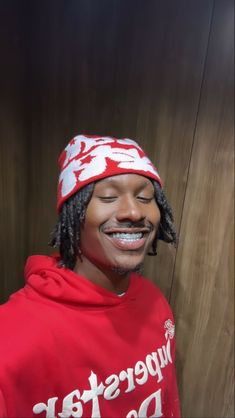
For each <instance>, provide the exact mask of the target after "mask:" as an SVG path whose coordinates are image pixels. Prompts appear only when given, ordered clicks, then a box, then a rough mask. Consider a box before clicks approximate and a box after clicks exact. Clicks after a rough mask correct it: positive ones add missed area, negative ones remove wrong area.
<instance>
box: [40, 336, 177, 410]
mask: <svg viewBox="0 0 235 418" xmlns="http://www.w3.org/2000/svg"><path fill="white" fill-rule="evenodd" d="M169 362H170V363H172V357H171V347H170V338H169V339H167V343H166V345H163V346H162V347H161V348H158V349H157V350H156V351H154V352H152V353H151V354H148V355H147V356H146V357H145V360H144V361H141V360H140V361H137V362H136V364H135V366H134V367H133V368H131V367H130V368H127V369H126V370H121V372H120V373H119V374H111V375H110V376H108V377H107V378H106V379H105V381H104V382H100V383H98V379H97V375H96V374H95V373H94V372H93V371H91V374H90V376H89V378H88V381H89V388H88V389H86V390H83V392H82V393H81V392H80V390H78V389H75V390H74V391H72V392H71V393H69V394H68V395H67V396H65V397H64V399H63V401H62V411H61V412H60V413H58V417H60V418H69V417H76V418H81V417H82V416H83V412H84V411H83V409H84V404H86V403H87V402H92V415H91V417H92V418H101V417H102V411H101V410H100V405H99V397H103V398H104V399H105V400H107V401H112V400H113V399H115V398H117V397H118V396H119V395H120V393H121V389H120V387H119V386H120V382H125V383H126V389H125V391H124V392H125V393H129V392H132V391H134V390H135V388H136V385H144V384H145V383H146V382H147V380H148V378H149V377H150V376H154V377H156V379H157V383H159V382H161V381H162V380H163V375H162V370H161V369H163V368H164V367H166V366H167V365H168V363H169ZM58 399H59V398H58V397H53V398H49V399H48V401H47V403H42V402H40V403H37V404H36V405H34V407H33V412H34V414H40V413H42V412H45V413H46V415H45V418H56V410H55V408H56V404H57V402H58ZM152 401H155V413H154V415H152V416H154V417H161V416H162V413H161V389H159V390H157V391H156V392H154V393H153V394H151V395H150V396H149V397H148V398H146V399H145V400H144V401H143V402H142V403H141V405H140V407H139V410H138V411H136V410H131V411H129V412H127V415H126V418H138V417H147V413H148V407H149V405H150V403H152Z"/></svg>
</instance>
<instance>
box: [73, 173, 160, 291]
mask: <svg viewBox="0 0 235 418" xmlns="http://www.w3.org/2000/svg"><path fill="white" fill-rule="evenodd" d="M159 222H160V211H159V209H158V206H157V204H156V201H155V198H154V188H153V185H152V182H151V181H150V180H149V179H148V178H146V177H143V176H141V175H138V174H120V175H117V176H113V177H108V178H105V179H103V180H100V181H98V182H97V183H96V185H95V188H94V192H93V195H92V198H91V200H90V202H89V204H88V207H87V211H86V218H85V222H84V225H83V227H82V229H81V242H80V244H81V245H80V247H81V251H82V260H83V261H82V262H81V261H80V260H77V263H76V266H75V271H76V272H77V273H78V274H82V275H84V276H86V277H87V278H88V279H90V280H91V281H94V282H96V283H99V284H101V286H104V287H107V288H109V286H108V285H107V283H108V281H109V279H110V280H111V281H112V279H113V278H115V277H117V276H118V274H119V276H120V271H121V272H122V273H123V274H122V276H125V277H128V276H129V273H130V272H131V271H133V270H135V269H136V268H137V267H138V266H140V265H141V264H142V263H143V260H144V257H145V254H146V253H147V252H148V251H149V249H150V247H151V244H152V241H153V239H154V237H155V234H156V231H157V228H158V225H159ZM118 272H119V273H118ZM114 281H115V280H114Z"/></svg>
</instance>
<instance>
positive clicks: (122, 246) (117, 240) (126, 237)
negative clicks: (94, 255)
mask: <svg viewBox="0 0 235 418" xmlns="http://www.w3.org/2000/svg"><path fill="white" fill-rule="evenodd" d="M148 232H149V231H148ZM105 235H106V237H107V238H108V240H109V241H110V242H111V243H112V244H113V245H114V246H115V247H116V248H117V249H119V250H123V251H128V250H132V251H134V250H139V249H142V248H144V245H145V243H146V240H147V236H148V233H146V232H141V231H140V232H137V231H136V232H127V231H125V232H111V233H108V234H105Z"/></svg>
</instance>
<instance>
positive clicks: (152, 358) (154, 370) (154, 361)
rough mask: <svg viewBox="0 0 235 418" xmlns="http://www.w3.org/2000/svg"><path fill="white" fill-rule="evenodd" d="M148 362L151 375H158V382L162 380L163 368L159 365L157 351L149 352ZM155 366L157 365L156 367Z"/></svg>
mask: <svg viewBox="0 0 235 418" xmlns="http://www.w3.org/2000/svg"><path fill="white" fill-rule="evenodd" d="M146 364H147V367H148V371H149V373H150V374H151V376H156V375H158V380H157V381H158V383H159V382H161V380H162V379H163V376H162V372H161V368H160V365H159V361H158V358H157V353H155V352H153V353H152V354H148V355H147V356H146ZM154 366H155V367H154Z"/></svg>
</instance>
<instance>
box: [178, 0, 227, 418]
mask: <svg viewBox="0 0 235 418" xmlns="http://www.w3.org/2000/svg"><path fill="white" fill-rule="evenodd" d="M232 34H233V2H232V1H229V0H226V1H223V2H220V1H216V2H215V10H214V16H213V21H212V29H211V36H210V42H209V49H208V56H207V62H206V71H205V79H204V82H203V88H202V96H201V102H200V108H199V116H198V121H197V128H196V134H195V139H194V146H193V152H192V158H191V164H190V171H189V178H188V184H187V191H186V198H185V204H184V210H183V217H182V227H181V231H180V245H179V249H178V253H177V260H176V269H175V275H174V286H173V291H172V298H171V302H172V305H173V308H174V311H175V315H176V321H177V324H178V325H177V329H178V334H177V335H178V339H177V340H178V369H179V378H180V387H181V394H182V406H183V414H184V416H190V417H233V416H234V406H233V396H234V392H233V378H234V362H233V358H234V345H233V344H234V341H233V319H234V317H233V303H234V296H233V295H234V288H233V272H234V265H233V256H234V251H233V250H234V241H233V238H234V233H233V197H234V196H233V193H234V191H233V190H234V189H233V186H234V178H233V167H234V153H233V151H234V149H233V65H232V63H233V36H232Z"/></svg>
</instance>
